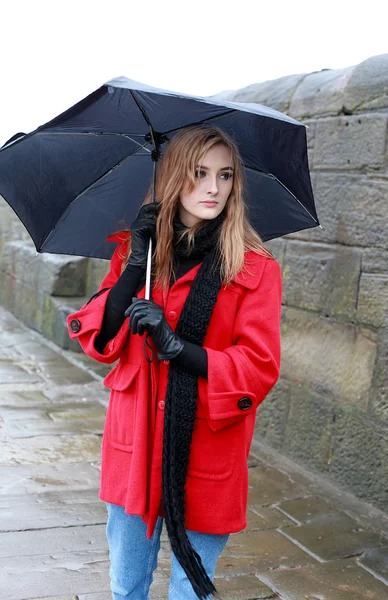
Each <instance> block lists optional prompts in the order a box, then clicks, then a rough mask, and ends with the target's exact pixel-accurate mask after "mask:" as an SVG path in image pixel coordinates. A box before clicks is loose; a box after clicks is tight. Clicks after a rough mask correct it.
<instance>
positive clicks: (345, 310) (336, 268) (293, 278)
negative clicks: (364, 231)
mask: <svg viewBox="0 0 388 600" xmlns="http://www.w3.org/2000/svg"><path fill="white" fill-rule="evenodd" d="M360 268H361V251H360V250H359V249H356V248H345V247H339V246H333V245H329V244H317V243H315V244H311V243H308V242H302V241H297V240H288V241H287V246H286V252H285V256H284V268H283V303H284V304H285V305H289V306H295V307H299V308H305V309H307V310H313V311H318V312H321V313H323V314H324V315H326V316H330V317H337V318H338V319H342V320H353V319H354V316H355V311H356V305H357V294H358V282H359V278H360Z"/></svg>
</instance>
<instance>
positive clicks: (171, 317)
mask: <svg viewBox="0 0 388 600" xmlns="http://www.w3.org/2000/svg"><path fill="white" fill-rule="evenodd" d="M167 316H168V318H169V319H170V320H171V321H175V319H176V316H177V315H176V312H175V310H170V311H169V313H168V315H167Z"/></svg>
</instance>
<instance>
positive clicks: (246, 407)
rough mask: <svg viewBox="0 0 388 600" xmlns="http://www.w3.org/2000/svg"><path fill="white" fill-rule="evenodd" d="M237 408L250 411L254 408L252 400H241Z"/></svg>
mask: <svg viewBox="0 0 388 600" xmlns="http://www.w3.org/2000/svg"><path fill="white" fill-rule="evenodd" d="M237 406H238V407H239V409H240V410H249V409H250V408H251V406H252V400H251V399H250V398H240V400H239V401H238V402H237Z"/></svg>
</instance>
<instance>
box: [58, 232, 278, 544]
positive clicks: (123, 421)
mask: <svg viewBox="0 0 388 600" xmlns="http://www.w3.org/2000/svg"><path fill="white" fill-rule="evenodd" d="M108 239H109V240H110V241H118V238H117V236H111V237H110V238H108ZM124 251H125V250H124ZM246 256H247V257H248V258H249V259H250V260H252V261H254V262H253V264H251V265H249V267H248V268H249V271H250V272H251V275H246V276H244V277H242V275H241V273H240V274H239V275H238V276H237V277H236V278H235V280H234V281H233V282H232V284H231V285H230V286H229V287H228V288H226V289H224V288H222V289H221V291H220V292H219V295H218V298H217V302H216V304H215V307H214V311H213V314H212V317H211V319H210V323H209V327H208V330H207V334H206V337H205V340H204V344H203V346H204V348H205V349H206V350H207V355H208V379H207V380H206V379H203V378H201V377H199V378H198V409H197V415H196V421H195V426H194V432H193V440H192V445H191V452H190V461H189V469H188V476H187V482H186V527H187V528H188V529H191V530H194V531H200V532H203V533H221V534H223V533H233V532H237V531H241V530H242V529H244V527H245V526H246V507H247V493H248V468H247V457H248V453H249V449H250V445H251V441H252V436H253V431H254V425H255V416H256V409H257V407H258V405H259V404H260V403H261V402H262V401H263V400H264V398H265V397H266V395H267V394H268V392H269V391H270V389H271V388H272V387H273V385H274V384H275V383H276V381H277V379H278V376H279V366H280V312H281V274H280V268H279V265H278V263H277V262H276V261H275V260H273V259H269V258H265V257H262V256H259V255H258V254H256V253H254V252H248V253H247V254H246ZM120 267H121V259H120V258H119V256H118V249H116V251H115V253H114V254H113V257H112V260H111V267H110V271H109V273H108V275H107V276H106V277H105V278H104V280H103V282H102V283H101V286H100V288H99V291H101V293H100V295H98V296H96V297H94V298H93V299H92V300H91V301H89V303H88V304H86V305H85V306H84V307H83V308H81V309H80V310H79V311H78V312H76V313H74V314H72V315H70V316H69V317H68V325H69V333H70V336H71V337H72V338H75V337H77V338H78V340H79V342H80V344H81V346H82V348H83V350H84V352H85V353H86V354H88V355H89V356H91V357H92V358H94V359H95V360H97V361H100V362H103V363H113V362H114V361H116V360H117V359H119V362H118V364H117V365H116V366H115V367H114V369H113V370H112V371H111V372H110V373H109V374H108V375H107V377H106V378H105V380H104V384H105V385H106V386H107V387H108V388H110V389H111V395H110V400H109V406H108V411H107V416H106V421H105V428H104V436H103V443H102V469H101V489H100V498H101V500H103V501H106V502H111V503H113V504H119V505H121V506H124V507H125V510H126V512H127V513H129V514H133V515H141V516H142V517H143V520H144V521H145V522H146V523H147V524H148V531H147V535H148V536H151V535H152V532H153V528H154V525H155V522H156V519H157V517H158V515H163V512H162V507H161V497H162V444H163V416H164V413H163V410H164V397H165V394H166V389H167V377H168V370H169V361H158V360H157V358H155V360H154V361H153V363H151V367H149V365H148V363H147V361H146V359H145V357H144V353H143V341H144V336H139V335H132V334H129V330H128V319H125V321H124V323H123V325H122V327H121V329H120V331H119V332H118V334H117V335H116V337H115V338H113V339H112V340H111V341H110V342H109V343H108V344H107V346H106V348H105V350H104V353H103V354H100V353H99V352H97V351H96V349H95V348H94V340H95V338H96V336H97V335H98V333H99V332H100V328H101V323H102V319H103V314H104V307H105V303H106V299H107V296H108V290H109V288H111V287H112V286H113V285H114V284H115V282H116V281H117V279H118V277H119V276H120V272H121V271H120ZM199 268H200V265H197V266H196V267H194V268H193V269H191V270H190V271H189V272H187V273H186V274H185V275H183V277H181V278H179V279H178V280H177V281H176V282H175V283H174V284H173V285H172V287H171V288H170V290H168V291H166V290H165V291H164V292H163V293H162V292H158V291H156V290H154V293H153V301H154V302H156V303H157V304H160V305H161V306H163V307H164V313H165V315H166V318H167V320H168V322H169V324H170V326H171V327H172V329H175V327H176V324H177V321H178V319H179V316H180V312H181V309H182V306H183V304H184V302H185V300H186V298H187V295H188V293H189V291H190V286H191V283H192V281H193V279H194V277H195V275H196V273H197V272H198V270H199ZM105 288H108V289H106V290H105V291H102V290H104V289H105ZM144 295H145V287H143V289H142V290H141V291H140V292H139V294H138V298H144ZM155 356H156V351H155Z"/></svg>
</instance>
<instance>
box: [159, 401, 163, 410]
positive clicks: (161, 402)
mask: <svg viewBox="0 0 388 600" xmlns="http://www.w3.org/2000/svg"><path fill="white" fill-rule="evenodd" d="M158 406H159V408H160V410H164V400H160V402H159V403H158Z"/></svg>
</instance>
